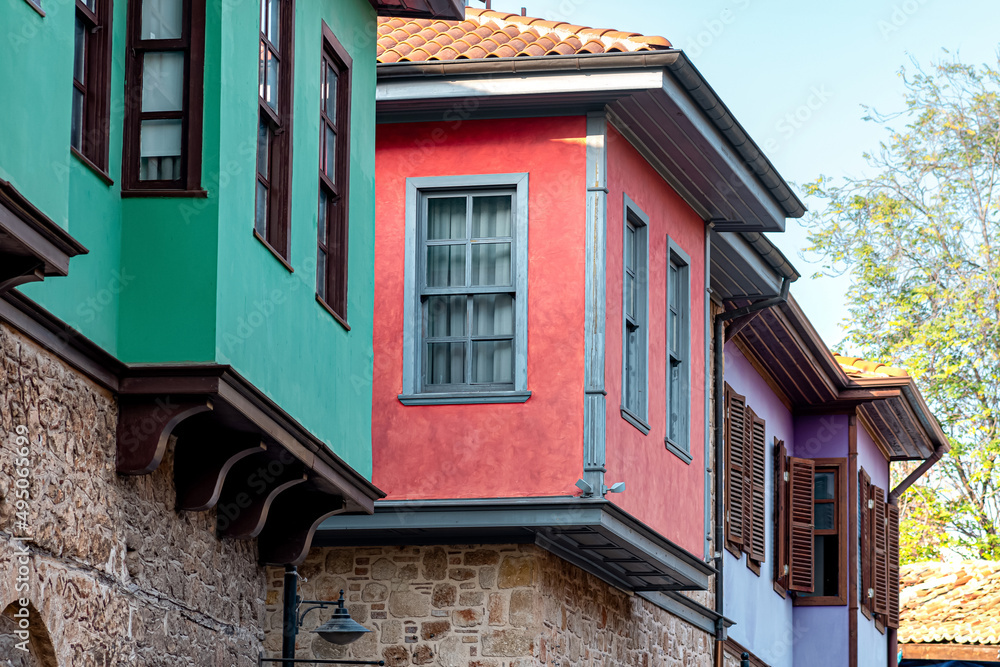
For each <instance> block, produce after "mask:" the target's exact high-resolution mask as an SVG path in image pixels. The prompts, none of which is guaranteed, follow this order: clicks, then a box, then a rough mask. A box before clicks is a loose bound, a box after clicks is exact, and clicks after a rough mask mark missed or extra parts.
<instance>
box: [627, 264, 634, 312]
mask: <svg viewBox="0 0 1000 667" xmlns="http://www.w3.org/2000/svg"><path fill="white" fill-rule="evenodd" d="M625 314H626V315H628V316H629V318H631V319H633V320H634V319H635V278H634V277H633V276H632V275H631V274H628V273H626V274H625Z"/></svg>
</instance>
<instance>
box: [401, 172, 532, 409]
mask: <svg viewBox="0 0 1000 667" xmlns="http://www.w3.org/2000/svg"><path fill="white" fill-rule="evenodd" d="M527 225H528V176H527V174H496V175H483V176H464V177H440V178H411V179H408V180H407V210H406V276H405V287H404V289H405V298H406V302H405V305H404V320H405V321H404V326H405V329H404V332H403V350H404V353H403V363H404V367H403V393H402V394H400V396H399V399H400V401H402V402H403V403H404V404H407V405H414V404H417V405H419V404H435V403H504V402H506V403H510V402H523V401H526V400H527V399H528V397H529V396H530V395H531V394H530V392H529V391H528V390H527V313H528V311H527V296H528V280H527V274H528V266H527V265H528V247H527V246H528V227H527Z"/></svg>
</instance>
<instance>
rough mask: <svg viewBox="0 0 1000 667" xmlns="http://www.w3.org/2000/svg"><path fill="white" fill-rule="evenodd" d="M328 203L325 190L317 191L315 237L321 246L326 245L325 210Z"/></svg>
mask: <svg viewBox="0 0 1000 667" xmlns="http://www.w3.org/2000/svg"><path fill="white" fill-rule="evenodd" d="M328 202H329V197H328V196H327V194H326V190H324V189H323V188H320V189H319V221H318V224H317V236H318V237H319V242H320V243H322V244H323V245H327V243H328V241H327V238H326V209H327V203H328Z"/></svg>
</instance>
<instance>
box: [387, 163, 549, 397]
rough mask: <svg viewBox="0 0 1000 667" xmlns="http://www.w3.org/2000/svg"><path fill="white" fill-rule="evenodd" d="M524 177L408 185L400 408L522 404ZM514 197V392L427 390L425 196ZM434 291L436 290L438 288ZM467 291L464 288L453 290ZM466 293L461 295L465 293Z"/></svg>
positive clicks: (421, 180) (433, 179) (423, 180)
mask: <svg viewBox="0 0 1000 667" xmlns="http://www.w3.org/2000/svg"><path fill="white" fill-rule="evenodd" d="M528 181H529V176H528V174H527V173H524V172H522V173H509V174H477V175H468V176H428V177H416V178H407V179H406V234H405V262H404V263H405V274H404V279H403V293H404V301H403V321H404V329H403V387H402V389H403V392H402V393H401V394H399V395H398V398H399V401H400V402H401V403H402V404H403V405H462V404H487V403H524V402H525V401H527V400H528V399H529V398H530V397H531V392H530V391H529V390H528V271H529V267H528V225H529V224H530V213H529V210H528ZM495 190H505V191H510V190H513V191H514V215H515V217H514V226H515V228H514V230H513V234H514V242H513V248H512V254H513V257H512V270H513V271H514V272H515V275H514V276H513V280H514V283H515V290H516V299H515V303H514V351H513V354H514V387H513V390H499V391H498V390H492V389H488V388H487V387H486V386H483V385H471V386H468V387H463V388H462V389H461V390H459V391H448V390H444V389H441V388H440V386H435V385H425V384H424V379H423V366H424V362H423V356H424V355H423V353H422V347H423V344H424V339H423V314H424V308H423V297H424V294H425V292H424V289H425V288H424V284H425V280H426V276H425V275H424V274H425V271H424V259H423V257H422V255H423V254H425V247H424V245H423V242H422V238H423V235H424V232H423V226H424V224H425V218H426V200H427V197H428V196H433V195H440V194H441V193H444V192H459V193H466V194H468V193H473V194H475V193H482V192H485V191H495ZM436 289H437V288H436ZM455 289H461V290H465V289H466V288H464V287H463V288H455ZM463 293H464V292H463Z"/></svg>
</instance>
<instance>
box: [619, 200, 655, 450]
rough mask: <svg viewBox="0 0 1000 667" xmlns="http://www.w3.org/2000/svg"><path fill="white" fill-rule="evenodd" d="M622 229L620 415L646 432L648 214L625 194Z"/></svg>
mask: <svg viewBox="0 0 1000 667" xmlns="http://www.w3.org/2000/svg"><path fill="white" fill-rule="evenodd" d="M623 218H624V226H623V232H622V239H623V243H622V267H623V270H622V396H621V399H622V405H621V414H622V417H623V418H624V419H625V420H626V421H627V422H629V423H630V424H632V425H633V426H635V427H636V428H637V429H639V430H640V431H642V432H643V434H646V433H649V423H648V420H649V417H648V414H649V399H648V394H649V377H648V366H649V353H648V352H649V346H648V340H649V233H648V230H649V217H648V216H647V215H646V214H645V213H643V212H642V210H641V209H640V208H639V207H638V206H636V205H635V202H633V201H632V200H631V199H629V197H628V195H625V215H624V216H623Z"/></svg>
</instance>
